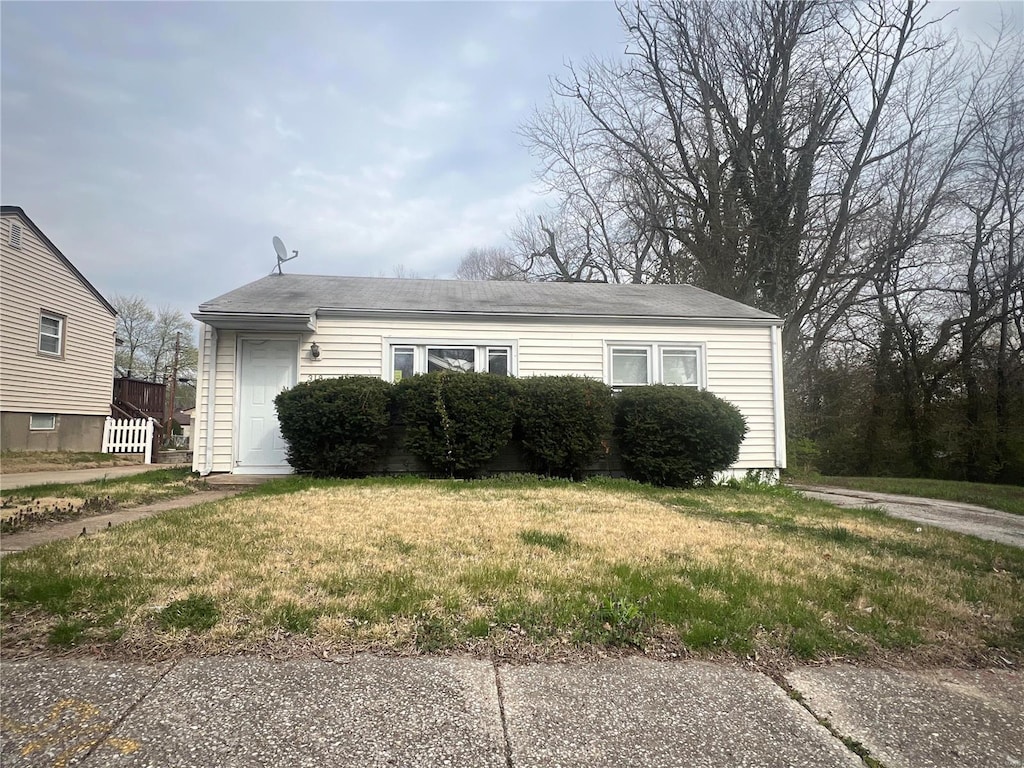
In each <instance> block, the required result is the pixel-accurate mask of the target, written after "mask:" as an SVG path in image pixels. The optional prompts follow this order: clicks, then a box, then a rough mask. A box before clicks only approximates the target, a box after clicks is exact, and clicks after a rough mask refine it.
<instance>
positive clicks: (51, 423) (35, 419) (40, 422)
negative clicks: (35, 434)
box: [28, 413, 57, 429]
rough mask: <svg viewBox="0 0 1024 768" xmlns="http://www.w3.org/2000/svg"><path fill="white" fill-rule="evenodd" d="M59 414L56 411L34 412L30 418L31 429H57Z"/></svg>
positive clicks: (29, 425) (29, 426)
mask: <svg viewBox="0 0 1024 768" xmlns="http://www.w3.org/2000/svg"><path fill="white" fill-rule="evenodd" d="M56 427H57V415H56V414H54V413H33V414H32V415H31V416H29V418H28V428H29V429H55V428H56Z"/></svg>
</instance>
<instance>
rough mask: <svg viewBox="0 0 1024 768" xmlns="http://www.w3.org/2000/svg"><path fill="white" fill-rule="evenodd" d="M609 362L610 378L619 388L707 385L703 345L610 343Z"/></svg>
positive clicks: (613, 384)
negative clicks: (656, 385) (650, 385)
mask: <svg viewBox="0 0 1024 768" xmlns="http://www.w3.org/2000/svg"><path fill="white" fill-rule="evenodd" d="M608 365H609V371H610V374H609V379H608V381H609V383H610V384H611V385H612V386H613V387H616V388H618V387H640V386H643V385H645V384H670V385H673V386H679V387H702V386H704V348H703V346H701V345H696V344H695V345H677V344H672V345H669V344H665V345H660V344H658V345H654V344H652V345H650V346H647V345H640V344H638V345H635V346H634V345H627V344H622V345H618V344H615V345H609V347H608Z"/></svg>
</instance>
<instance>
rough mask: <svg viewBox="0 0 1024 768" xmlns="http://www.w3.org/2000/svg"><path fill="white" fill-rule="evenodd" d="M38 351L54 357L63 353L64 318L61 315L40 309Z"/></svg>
mask: <svg viewBox="0 0 1024 768" xmlns="http://www.w3.org/2000/svg"><path fill="white" fill-rule="evenodd" d="M39 351H40V352H42V353H44V354H47V355H54V356H56V357H59V356H60V355H62V354H64V318H63V317H62V316H61V315H56V314H54V313H52V312H47V311H45V310H42V311H40V313H39Z"/></svg>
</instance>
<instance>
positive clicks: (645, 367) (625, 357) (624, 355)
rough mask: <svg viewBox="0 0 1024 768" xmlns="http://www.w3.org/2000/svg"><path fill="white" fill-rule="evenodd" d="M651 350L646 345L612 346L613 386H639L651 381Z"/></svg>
mask: <svg viewBox="0 0 1024 768" xmlns="http://www.w3.org/2000/svg"><path fill="white" fill-rule="evenodd" d="M650 358H651V350H650V349H649V348H647V347H612V349H611V359H612V381H611V384H612V386H613V387H639V386H643V385H644V384H650V383H651V359H650Z"/></svg>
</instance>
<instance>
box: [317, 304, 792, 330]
mask: <svg viewBox="0 0 1024 768" xmlns="http://www.w3.org/2000/svg"><path fill="white" fill-rule="evenodd" d="M317 314H318V315H370V316H377V315H387V316H390V317H422V316H423V315H429V316H430V317H439V318H467V317H468V318H474V317H479V318H489V319H493V318H516V319H536V320H563V321H573V320H606V321H615V322H629V321H632V322H644V323H649V322H654V323H659V322H660V323H673V324H689V325H730V326H744V325H746V326H773V325H781V324H782V319H781V318H779V317H775V316H773V315H765V316H764V317H726V316H722V317H714V316H710V315H694V316H685V315H624V314H614V313H607V312H605V313H587V314H580V313H572V312H487V311H483V310H439V309H371V308H342V307H321V308H320V309H319V310H317Z"/></svg>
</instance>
